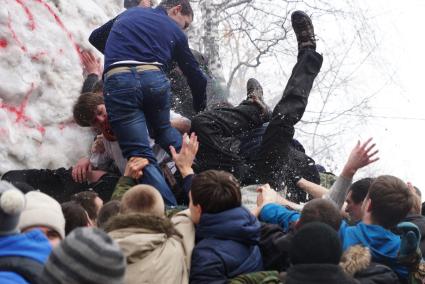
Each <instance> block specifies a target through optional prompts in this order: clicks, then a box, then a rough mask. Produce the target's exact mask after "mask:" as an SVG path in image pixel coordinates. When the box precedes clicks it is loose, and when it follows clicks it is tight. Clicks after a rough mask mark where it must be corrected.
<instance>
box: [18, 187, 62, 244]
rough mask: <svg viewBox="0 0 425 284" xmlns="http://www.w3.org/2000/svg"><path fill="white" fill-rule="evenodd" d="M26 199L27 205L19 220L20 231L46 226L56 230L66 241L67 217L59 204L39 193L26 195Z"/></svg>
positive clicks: (32, 192)
mask: <svg viewBox="0 0 425 284" xmlns="http://www.w3.org/2000/svg"><path fill="white" fill-rule="evenodd" d="M25 199H26V201H27V204H26V206H25V210H24V211H23V212H22V214H21V218H20V220H19V225H18V227H19V229H20V230H21V231H22V230H25V229H27V228H29V227H37V226H45V227H48V228H50V229H53V230H55V231H56V232H57V233H58V234H59V235H60V236H61V239H64V238H65V217H64V216H63V212H62V207H61V205H60V204H59V202H57V201H56V200H55V199H53V198H52V197H50V196H49V195H47V194H45V193H43V192H39V191H30V192H28V193H26V194H25Z"/></svg>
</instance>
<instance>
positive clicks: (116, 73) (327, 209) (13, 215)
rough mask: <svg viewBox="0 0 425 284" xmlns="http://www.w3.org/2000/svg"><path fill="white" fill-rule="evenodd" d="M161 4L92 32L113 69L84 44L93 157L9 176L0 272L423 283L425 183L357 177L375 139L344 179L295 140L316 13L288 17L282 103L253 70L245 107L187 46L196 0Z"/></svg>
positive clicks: (5, 275) (44, 276) (15, 278)
mask: <svg viewBox="0 0 425 284" xmlns="http://www.w3.org/2000/svg"><path fill="white" fill-rule="evenodd" d="M152 6H153V3H152V1H143V0H142V1H125V7H126V8H128V9H127V10H126V11H124V12H123V13H121V14H120V15H118V16H117V17H116V18H114V19H112V20H111V21H109V22H107V23H106V24H105V25H103V26H101V27H99V28H97V29H96V30H94V31H93V32H92V34H91V36H90V38H89V41H90V43H91V44H92V45H93V46H94V47H95V48H96V49H97V50H99V51H100V52H101V53H102V54H104V57H105V58H104V62H105V64H104V67H103V68H101V66H100V63H99V60H98V59H97V58H96V57H95V56H94V55H93V54H92V53H91V52H90V51H85V52H84V53H83V54H82V61H83V64H84V69H85V73H86V79H85V81H84V83H83V87H82V92H81V95H80V96H79V97H78V98H77V100H76V101H75V104H74V108H73V115H74V120H75V122H76V123H77V124H78V125H79V126H81V127H90V128H91V129H92V130H93V136H94V139H93V143H92V145H91V147H90V148H91V150H90V153H91V154H90V156H89V157H85V158H82V159H80V160H79V161H78V163H77V164H76V165H75V166H73V167H71V168H68V169H66V168H59V169H54V170H52V169H29V170H13V171H9V172H7V173H5V174H3V176H2V181H0V283H5V284H7V283H64V284H65V283H66V284H70V283H99V284H101V283H102V284H103V283H131V284H133V283H134V284H136V283H287V284H297V283H331V284H332V283H364V284H366V283H368V284H369V283H375V284H379V283H386V284H393V283H394V284H396V283H425V282H424V281H425V263H424V261H423V259H422V254H423V253H424V252H425V217H424V216H423V212H422V204H421V192H420V190H419V189H418V188H416V187H415V186H414V185H413V184H411V183H410V182H404V181H402V180H401V179H399V178H397V177H394V176H389V175H381V176H378V177H368V178H363V179H359V180H357V181H355V182H353V181H354V176H355V174H356V172H357V171H358V170H359V169H361V168H363V167H366V166H368V165H369V164H372V163H375V162H376V161H378V159H379V158H378V157H377V154H378V150H376V145H375V144H374V143H373V141H372V139H368V140H367V141H365V142H360V141H359V142H358V143H357V144H356V145H355V146H354V148H353V150H352V151H351V153H350V155H349V157H348V158H347V161H346V164H345V165H344V167H343V170H342V171H341V173H340V174H339V175H338V176H335V175H333V174H332V173H329V172H326V170H325V169H324V168H323V167H322V166H320V165H318V164H316V162H315V161H314V160H313V159H312V158H311V157H309V156H308V155H307V154H306V153H305V149H304V148H303V146H302V145H301V144H300V142H298V141H297V140H296V139H294V133H295V130H294V125H295V124H296V123H297V122H299V121H300V119H301V118H302V116H303V114H304V111H305V109H306V106H307V102H308V98H309V95H310V91H311V89H312V87H313V82H314V79H315V78H316V76H317V74H318V73H319V72H320V68H321V65H322V61H323V58H322V55H320V54H319V53H317V52H316V39H315V34H314V28H313V24H312V21H311V19H310V17H309V16H308V15H307V14H306V13H304V12H301V11H295V12H293V13H292V15H291V22H292V27H293V30H294V33H295V35H296V39H297V43H298V55H297V62H296V64H295V66H294V68H293V69H292V73H291V76H290V77H289V80H288V82H287V85H286V88H285V90H284V92H283V94H282V97H281V99H280V101H279V102H278V103H277V104H276V106H274V109H273V111H271V110H270V109H269V107H268V106H267V105H266V104H265V103H264V100H263V90H262V87H261V84H260V83H259V82H258V81H257V80H256V79H254V78H251V79H249V80H248V81H247V94H246V99H244V100H243V101H242V102H241V103H240V104H239V105H236V106H233V105H232V104H230V103H229V102H228V101H227V100H226V98H225V97H224V96H221V95H220V89H219V86H218V85H217V84H215V83H214V77H213V75H212V74H211V72H210V71H209V69H208V64H207V61H208V60H206V59H205V58H204V56H203V55H202V54H201V53H199V52H197V51H194V50H191V49H189V44H188V39H187V36H186V35H185V33H184V30H185V29H187V28H188V26H189V25H190V24H191V22H192V20H193V11H192V8H191V6H190V3H189V1H188V0H163V1H162V2H161V3H159V5H158V6H157V7H156V8H153V7H152ZM172 93H174V95H172ZM245 185H256V192H257V199H256V204H255V205H254V206H251V207H250V208H248V207H247V206H245V205H246V204H244V202H243V200H244V199H243V196H244V195H245V194H246V189H244V186H245Z"/></svg>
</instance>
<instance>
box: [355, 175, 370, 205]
mask: <svg viewBox="0 0 425 284" xmlns="http://www.w3.org/2000/svg"><path fill="white" fill-rule="evenodd" d="M373 180H374V179H373V178H362V179H360V180H358V181H356V182H355V183H353V184H352V185H351V186H350V191H351V199H352V200H353V201H354V203H356V204H359V203H362V202H363V200H364V199H365V198H366V195H367V193H368V191H369V187H370V185H371V184H372V182H373Z"/></svg>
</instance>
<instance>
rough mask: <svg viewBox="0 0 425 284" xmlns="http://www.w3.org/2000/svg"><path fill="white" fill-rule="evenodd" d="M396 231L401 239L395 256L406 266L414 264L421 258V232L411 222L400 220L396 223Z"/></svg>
mask: <svg viewBox="0 0 425 284" xmlns="http://www.w3.org/2000/svg"><path fill="white" fill-rule="evenodd" d="M397 231H398V232H399V233H400V239H401V244H400V250H399V252H398V257H397V258H398V260H399V262H402V263H404V264H405V265H408V266H411V265H416V264H417V262H418V260H420V259H422V255H421V252H420V249H419V243H420V240H421V233H420V231H419V228H418V226H416V225H415V224H413V223H411V222H402V223H399V224H398V225H397Z"/></svg>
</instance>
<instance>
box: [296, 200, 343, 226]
mask: <svg viewBox="0 0 425 284" xmlns="http://www.w3.org/2000/svg"><path fill="white" fill-rule="evenodd" d="M341 221H342V216H341V213H340V211H339V209H338V208H337V207H336V206H335V204H334V203H333V202H332V201H330V200H326V199H321V198H318V199H313V200H312V201H310V202H308V203H306V204H305V205H304V208H303V210H302V211H301V217H300V220H299V226H300V227H301V226H303V225H305V224H307V223H311V222H321V223H325V224H328V225H329V226H331V227H332V228H334V229H335V230H336V231H338V230H339V227H340V226H341Z"/></svg>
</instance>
